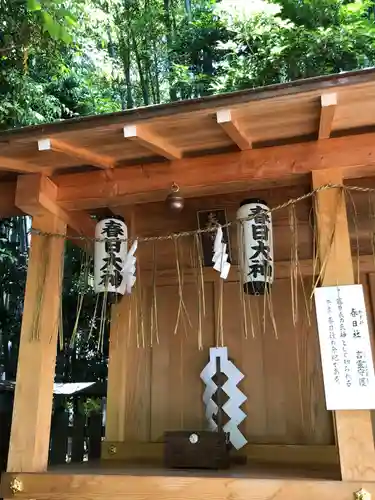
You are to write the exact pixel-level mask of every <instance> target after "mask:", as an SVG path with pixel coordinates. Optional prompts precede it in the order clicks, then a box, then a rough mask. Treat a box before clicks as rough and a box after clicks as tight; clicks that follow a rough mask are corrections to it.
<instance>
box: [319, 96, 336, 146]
mask: <svg viewBox="0 0 375 500" xmlns="http://www.w3.org/2000/svg"><path fill="white" fill-rule="evenodd" d="M320 104H321V108H320V124H319V139H329V137H330V136H331V132H332V125H333V119H334V117H335V111H336V107H337V94H336V92H332V93H330V94H323V95H322V96H321V98H320Z"/></svg>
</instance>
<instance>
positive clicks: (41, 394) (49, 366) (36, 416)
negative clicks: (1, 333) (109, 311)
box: [7, 214, 66, 472]
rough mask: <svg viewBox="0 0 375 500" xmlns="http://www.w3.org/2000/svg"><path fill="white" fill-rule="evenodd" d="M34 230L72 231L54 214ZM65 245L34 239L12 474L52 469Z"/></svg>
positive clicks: (15, 410)
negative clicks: (54, 392) (57, 355)
mask: <svg viewBox="0 0 375 500" xmlns="http://www.w3.org/2000/svg"><path fill="white" fill-rule="evenodd" d="M33 228H35V229H38V230H40V231H46V232H52V233H56V232H57V233H61V234H65V231H66V225H65V224H64V222H62V221H61V220H60V219H59V218H58V217H56V216H54V215H52V214H49V215H42V216H38V217H35V218H34V219H33ZM63 252H64V240H63V239H62V238H48V237H46V236H39V235H32V237H31V248H30V258H29V264H28V272H27V282H26V292H25V303H24V309H23V317H22V328H21V339H20V348H19V355H18V367H17V379H16V389H15V395H14V406H13V418H12V430H11V436H10V446H9V456H8V468H7V470H8V471H10V472H12V471H23V472H34V471H35V472H41V471H45V470H46V469H47V464H48V450H49V433H50V425H51V411H52V394H53V382H54V375H55V361H56V349H57V330H58V324H59V317H60V304H61V284H62V266H63Z"/></svg>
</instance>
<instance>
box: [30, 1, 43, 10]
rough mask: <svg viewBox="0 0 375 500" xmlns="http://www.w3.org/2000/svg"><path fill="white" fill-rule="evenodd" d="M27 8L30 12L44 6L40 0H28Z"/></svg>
mask: <svg viewBox="0 0 375 500" xmlns="http://www.w3.org/2000/svg"><path fill="white" fill-rule="evenodd" d="M27 8H28V10H29V11H30V12H35V11H37V10H42V6H41V4H40V2H39V0H27Z"/></svg>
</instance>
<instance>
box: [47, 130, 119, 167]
mask: <svg viewBox="0 0 375 500" xmlns="http://www.w3.org/2000/svg"><path fill="white" fill-rule="evenodd" d="M38 149H39V151H56V152H58V153H64V154H66V155H69V156H71V157H73V158H77V159H78V160H80V161H81V162H83V163H84V164H88V165H93V166H94V167H98V168H101V169H104V170H107V169H111V168H114V166H115V161H114V160H113V158H111V157H109V156H105V155H101V154H98V153H95V152H94V151H92V150H90V149H86V148H83V147H79V146H76V145H74V144H71V143H69V142H66V141H63V140H61V139H57V138H55V137H51V138H47V139H40V140H39V141H38Z"/></svg>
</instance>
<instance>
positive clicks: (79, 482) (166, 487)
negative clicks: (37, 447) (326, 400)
mask: <svg viewBox="0 0 375 500" xmlns="http://www.w3.org/2000/svg"><path fill="white" fill-rule="evenodd" d="M15 478H16V479H17V481H18V483H17V481H16V482H14V479H15ZM15 484H16V485H18V487H19V489H20V490H21V491H15V493H12V490H11V486H12V485H13V486H14V485H15ZM362 487H365V488H366V489H367V490H368V491H370V492H371V493H372V494H375V483H367V484H359V483H350V482H341V481H340V478H339V468H338V467H330V468H325V469H323V470H319V469H317V468H313V467H312V468H304V469H302V468H301V467H300V466H299V467H298V466H296V467H291V466H285V467H278V466H276V465H275V466H268V467H264V466H260V465H256V464H251V465H250V466H241V467H240V466H236V467H232V468H231V469H230V470H228V471H199V470H194V471H187V470H167V469H163V468H161V467H157V466H152V465H147V466H138V467H135V466H132V465H125V464H123V463H116V462H113V461H111V462H110V463H107V464H106V463H105V462H104V463H103V462H101V463H85V464H82V465H78V466H77V465H74V466H73V465H66V466H63V467H54V468H51V470H49V471H48V472H46V473H29V474H28V473H20V474H16V473H12V474H11V473H7V474H4V475H3V478H2V482H1V495H2V496H3V498H12V497H15V498H25V499H26V498H29V499H30V498H33V499H35V500H38V499H40V500H42V499H43V500H46V499H47V498H48V499H62V498H74V499H77V500H78V499H85V500H88V499H91V498H93V499H103V500H104V499H109V498H114V497H116V498H126V499H131V500H140V499H143V498H153V499H162V500H167V499H168V500H172V499H176V500H177V499H181V500H182V499H185V498H186V499H189V500H195V499H196V500H202V499H209V498H213V499H215V500H221V499H228V500H235V499H238V500H245V499H246V500H253V499H254V500H263V499H264V500H266V499H269V500H271V499H273V500H284V499H285V500H287V499H288V500H290V499H291V498H295V499H304V500H310V499H315V498H316V499H318V498H319V499H320V500H322V499H323V500H332V499H333V498H334V499H335V500H346V499H350V498H353V493H354V492H355V491H357V490H359V489H360V488H362Z"/></svg>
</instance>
